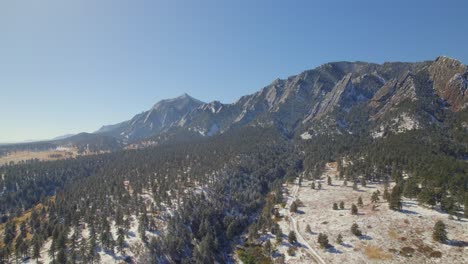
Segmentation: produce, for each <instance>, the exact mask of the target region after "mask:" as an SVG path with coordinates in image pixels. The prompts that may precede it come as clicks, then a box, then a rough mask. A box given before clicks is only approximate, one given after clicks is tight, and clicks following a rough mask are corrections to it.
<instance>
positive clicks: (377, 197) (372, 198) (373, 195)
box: [371, 192, 380, 203]
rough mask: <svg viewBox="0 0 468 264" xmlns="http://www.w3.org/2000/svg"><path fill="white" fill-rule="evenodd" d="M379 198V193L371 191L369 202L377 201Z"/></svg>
mask: <svg viewBox="0 0 468 264" xmlns="http://www.w3.org/2000/svg"><path fill="white" fill-rule="evenodd" d="M379 200H380V198H379V194H378V193H377V192H373V193H372V196H371V202H372V203H377V202H378V201H379Z"/></svg>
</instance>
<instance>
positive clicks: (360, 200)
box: [357, 196, 363, 207]
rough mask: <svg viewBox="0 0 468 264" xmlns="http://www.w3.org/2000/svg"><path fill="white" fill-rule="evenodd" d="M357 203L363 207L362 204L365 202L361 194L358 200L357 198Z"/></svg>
mask: <svg viewBox="0 0 468 264" xmlns="http://www.w3.org/2000/svg"><path fill="white" fill-rule="evenodd" d="M357 205H358V206H359V207H362V206H363V202H362V197H361V196H359V198H358V200H357Z"/></svg>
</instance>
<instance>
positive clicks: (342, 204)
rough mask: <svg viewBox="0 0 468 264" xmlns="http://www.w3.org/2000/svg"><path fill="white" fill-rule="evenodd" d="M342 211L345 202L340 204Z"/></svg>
mask: <svg viewBox="0 0 468 264" xmlns="http://www.w3.org/2000/svg"><path fill="white" fill-rule="evenodd" d="M340 209H341V210H343V209H344V202H343V201H341V202H340Z"/></svg>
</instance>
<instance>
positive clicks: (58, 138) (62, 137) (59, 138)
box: [51, 134, 76, 140]
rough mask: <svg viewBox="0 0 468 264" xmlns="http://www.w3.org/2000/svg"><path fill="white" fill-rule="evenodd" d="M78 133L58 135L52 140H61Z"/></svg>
mask: <svg viewBox="0 0 468 264" xmlns="http://www.w3.org/2000/svg"><path fill="white" fill-rule="evenodd" d="M74 135H76V134H66V135H62V136H58V137H54V138H53V139H51V140H61V139H66V138H69V137H72V136H74Z"/></svg>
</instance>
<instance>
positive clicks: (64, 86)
mask: <svg viewBox="0 0 468 264" xmlns="http://www.w3.org/2000/svg"><path fill="white" fill-rule="evenodd" d="M467 11H468V1H428V0H426V1H376V0H370V1H359V0H357V1H294V0H291V1H274V0H272V1H252V0H249V1H243V0H236V1H216V0H212V1H203V0H200V1H195V0H193V1H189V0H186V1H177V0H171V1H158V0H153V1H137V0H135V1H131V0H127V1H124V0H99V1H96V0H75V1H63V0H41V1H37V0H30V1H27V0H22V1H18V0H5V1H0V113H1V114H0V117H1V119H0V120H1V126H0V142H13V141H21V140H27V139H44V138H51V137H54V136H58V135H62V134H67V133H77V132H80V131H87V132H91V131H94V130H96V129H98V128H99V127H100V126H101V125H104V124H111V123H116V122H119V121H122V120H125V119H129V118H130V117H132V116H133V115H134V114H136V113H139V112H141V111H143V110H146V109H148V108H149V107H151V106H152V105H153V104H154V103H155V102H157V101H159V100H161V99H164V98H171V97H175V96H178V95H180V94H182V93H184V92H187V93H189V94H190V95H192V96H193V97H196V98H198V99H200V100H203V101H211V100H215V99H219V100H221V101H222V102H225V103H230V102H233V101H235V100H236V99H237V98H239V97H240V96H241V95H244V94H249V93H253V92H255V91H257V90H259V89H260V88H262V87H264V86H266V85H267V84H269V83H270V82H271V81H272V80H274V79H276V78H286V77H287V76H289V75H293V74H297V73H299V72H301V71H303V70H306V69H310V68H314V67H316V66H318V65H320V64H323V63H326V62H329V61H337V60H349V61H355V60H361V61H370V62H378V63H380V62H384V61H421V60H430V59H434V58H435V57H436V56H438V55H448V56H451V57H454V58H457V59H459V60H461V61H462V62H464V63H467V62H468V48H467V43H468V34H466V33H467V31H466V24H467V20H466V12H467Z"/></svg>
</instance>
